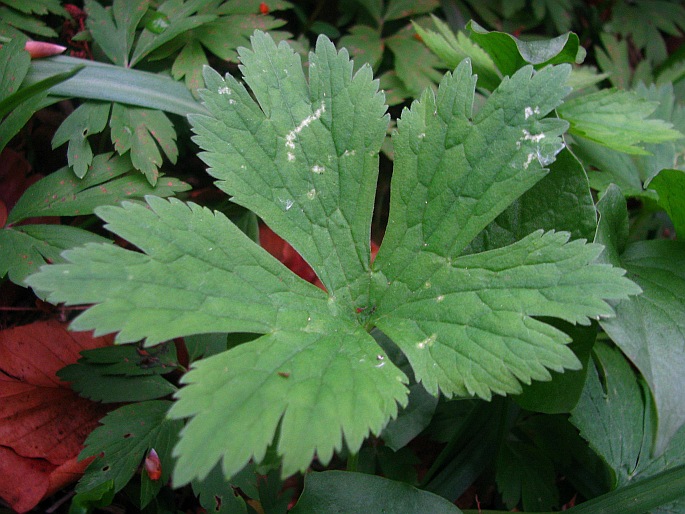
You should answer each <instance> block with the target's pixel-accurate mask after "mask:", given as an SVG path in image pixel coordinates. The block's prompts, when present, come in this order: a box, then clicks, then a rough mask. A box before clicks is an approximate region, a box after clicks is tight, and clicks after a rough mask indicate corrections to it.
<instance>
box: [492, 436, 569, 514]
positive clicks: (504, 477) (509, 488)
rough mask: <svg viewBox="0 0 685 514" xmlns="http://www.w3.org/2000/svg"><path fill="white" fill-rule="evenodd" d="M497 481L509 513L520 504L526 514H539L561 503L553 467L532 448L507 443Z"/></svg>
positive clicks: (498, 459) (499, 459)
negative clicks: (527, 513) (531, 513)
mask: <svg viewBox="0 0 685 514" xmlns="http://www.w3.org/2000/svg"><path fill="white" fill-rule="evenodd" d="M495 480H496V481H497V488H498V489H499V491H500V492H501V493H502V500H503V501H504V503H505V504H506V505H507V507H509V508H510V509H513V508H515V507H516V506H518V505H519V503H521V504H522V505H523V510H524V511H526V512H540V511H547V510H552V508H553V507H556V506H557V505H558V503H559V491H558V490H557V487H556V484H555V481H556V474H555V471H554V465H553V464H552V462H551V461H550V460H549V459H548V458H547V457H546V456H545V455H544V454H543V453H542V452H541V451H540V450H539V449H538V448H536V447H535V446H532V445H530V444H525V443H521V442H517V441H507V442H505V443H504V444H503V445H502V448H501V450H500V453H499V456H498V457H497V475H496V477H495Z"/></svg>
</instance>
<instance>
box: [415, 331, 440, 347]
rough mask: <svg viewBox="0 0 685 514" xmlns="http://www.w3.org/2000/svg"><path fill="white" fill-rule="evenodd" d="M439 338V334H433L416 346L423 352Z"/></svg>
mask: <svg viewBox="0 0 685 514" xmlns="http://www.w3.org/2000/svg"><path fill="white" fill-rule="evenodd" d="M437 338H438V334H431V335H430V336H429V337H427V338H426V339H424V340H423V341H421V342H420V343H418V344H417V345H416V347H417V348H418V349H419V350H423V349H424V348H426V346H432V345H433V343H434V342H435V340H436V339H437Z"/></svg>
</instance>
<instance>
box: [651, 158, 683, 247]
mask: <svg viewBox="0 0 685 514" xmlns="http://www.w3.org/2000/svg"><path fill="white" fill-rule="evenodd" d="M647 187H649V188H650V189H654V190H655V191H656V192H657V193H658V194H659V205H660V206H661V207H663V208H664V209H665V210H666V212H667V213H668V215H669V216H670V218H671V221H673V225H674V226H675V231H676V234H677V235H679V236H683V235H684V234H685V171H683V170H669V169H665V170H661V172H660V173H659V174H658V175H657V176H656V177H654V178H653V179H652V180H651V181H650V182H649V183H648V184H647Z"/></svg>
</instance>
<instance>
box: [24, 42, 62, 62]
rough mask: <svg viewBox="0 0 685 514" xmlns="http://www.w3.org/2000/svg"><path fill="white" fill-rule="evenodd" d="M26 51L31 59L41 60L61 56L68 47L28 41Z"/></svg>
mask: <svg viewBox="0 0 685 514" xmlns="http://www.w3.org/2000/svg"><path fill="white" fill-rule="evenodd" d="M24 49H25V50H26V51H27V52H28V53H29V54H30V55H31V59H40V58H41V57H50V56H51V55H58V54H61V53H62V52H64V51H65V50H66V49H67V47H65V46H62V45H55V44H53V43H45V42H43V41H27V42H26V45H25V46H24Z"/></svg>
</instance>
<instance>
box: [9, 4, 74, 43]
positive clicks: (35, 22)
mask: <svg viewBox="0 0 685 514" xmlns="http://www.w3.org/2000/svg"><path fill="white" fill-rule="evenodd" d="M18 3H21V4H23V5H24V6H25V5H26V4H29V2H25V1H22V2H3V4H6V5H10V4H14V5H11V7H13V8H14V9H17V7H16V4H18ZM20 11H24V12H25V11H26V8H24V9H17V10H13V9H8V8H7V7H5V5H2V6H0V35H3V36H9V37H10V38H12V39H14V38H16V37H20V38H22V37H25V36H24V34H23V33H22V32H29V33H31V34H36V35H39V36H43V37H46V38H55V37H57V33H56V32H55V31H54V30H53V29H51V28H50V27H48V26H47V24H46V23H45V22H44V21H43V20H39V19H37V18H36V17H35V16H29V15H26V14H24V12H20ZM56 12H57V13H59V14H63V12H64V11H63V9H62V8H61V7H60V8H58V10H57V11H56Z"/></svg>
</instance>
